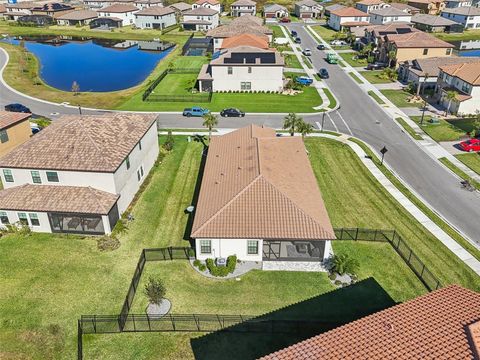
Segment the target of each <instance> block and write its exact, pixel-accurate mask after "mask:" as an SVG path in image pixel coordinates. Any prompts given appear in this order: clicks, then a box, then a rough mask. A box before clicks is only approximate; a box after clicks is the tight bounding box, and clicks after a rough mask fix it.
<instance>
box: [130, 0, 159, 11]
mask: <svg viewBox="0 0 480 360" xmlns="http://www.w3.org/2000/svg"><path fill="white" fill-rule="evenodd" d="M133 5H134V6H136V7H137V8H138V9H139V10H143V9H146V8H149V7H152V6H160V7H162V6H163V0H135V1H134V3H133Z"/></svg>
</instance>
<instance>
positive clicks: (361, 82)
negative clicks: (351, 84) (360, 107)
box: [348, 71, 363, 84]
mask: <svg viewBox="0 0 480 360" xmlns="http://www.w3.org/2000/svg"><path fill="white" fill-rule="evenodd" d="M348 75H350V76H351V77H352V78H353V80H355V81H356V82H357V83H358V84H363V81H362V80H361V79H360V78H359V77H358V76H357V75H356V74H355V73H354V72H353V71H351V72H349V73H348Z"/></svg>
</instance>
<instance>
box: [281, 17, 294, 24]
mask: <svg viewBox="0 0 480 360" xmlns="http://www.w3.org/2000/svg"><path fill="white" fill-rule="evenodd" d="M291 21H292V20H290V19H289V18H287V17H284V18H281V19H280V22H282V23H289V22H291Z"/></svg>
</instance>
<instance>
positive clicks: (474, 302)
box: [262, 285, 480, 360]
mask: <svg viewBox="0 0 480 360" xmlns="http://www.w3.org/2000/svg"><path fill="white" fill-rule="evenodd" d="M479 319H480V294H478V293H476V292H473V291H471V290H467V289H464V288H462V287H460V286H457V285H452V286H449V287H446V288H443V289H440V290H437V291H434V292H432V293H429V294H427V295H423V296H420V297H418V298H416V299H413V300H411V301H408V302H406V303H404V304H400V305H396V306H393V307H391V308H388V309H386V310H383V311H380V312H378V313H375V314H373V315H369V316H366V317H364V318H362V319H360V320H356V321H354V322H351V323H349V324H347V325H344V326H341V327H338V328H336V329H334V330H331V331H328V332H326V333H323V334H321V335H318V336H315V337H313V338H310V339H308V340H305V341H302V342H299V343H297V344H295V345H292V346H290V347H287V348H285V349H283V350H280V351H277V352H275V353H272V354H270V355H267V356H265V357H263V358H262V359H263V360H294V359H295V360H321V359H355V360H370V359H382V360H390V359H391V360H407V359H425V360H427V359H431V360H440V359H445V360H447V359H448V360H466V359H472V360H473V359H474V350H473V349H472V344H471V343H470V342H469V340H470V339H469V336H470V335H469V329H468V327H469V326H471V325H472V324H474V323H477V324H478V321H479ZM470 329H472V328H471V327H470ZM477 329H478V328H477V327H476V326H475V327H473V331H476V330H477Z"/></svg>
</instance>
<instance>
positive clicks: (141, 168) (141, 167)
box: [140, 165, 143, 177]
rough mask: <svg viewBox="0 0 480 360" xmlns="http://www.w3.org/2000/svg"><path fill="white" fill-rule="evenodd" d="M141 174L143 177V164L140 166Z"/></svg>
mask: <svg viewBox="0 0 480 360" xmlns="http://www.w3.org/2000/svg"><path fill="white" fill-rule="evenodd" d="M140 175H142V177H143V165H142V166H140Z"/></svg>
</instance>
